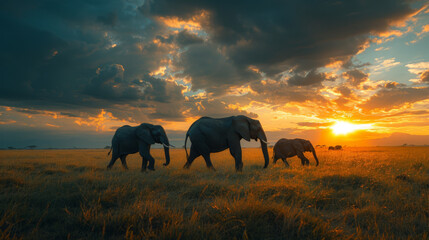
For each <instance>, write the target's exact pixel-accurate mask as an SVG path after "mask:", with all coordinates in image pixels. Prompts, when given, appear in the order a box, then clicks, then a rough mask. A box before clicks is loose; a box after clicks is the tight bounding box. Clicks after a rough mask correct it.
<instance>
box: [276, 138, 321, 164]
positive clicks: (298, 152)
mask: <svg viewBox="0 0 429 240" xmlns="http://www.w3.org/2000/svg"><path fill="white" fill-rule="evenodd" d="M306 151H309V152H312V153H313V156H314V159H315V160H316V166H318V165H319V159H317V156H316V151H315V150H314V147H313V145H312V144H311V142H310V141H308V140H305V139H300V138H295V139H286V138H282V139H280V140H278V141H277V142H276V144H275V145H274V148H273V163H274V164H275V163H276V162H277V160H278V159H279V158H281V159H282V160H283V162H284V163H285V165H286V166H289V163H288V162H287V161H286V158H290V157H293V156H298V157H299V158H300V159H301V163H302V165H303V166H304V165H309V164H310V161H309V160H308V159H307V158H306V157H305V156H304V154H303V152H306Z"/></svg>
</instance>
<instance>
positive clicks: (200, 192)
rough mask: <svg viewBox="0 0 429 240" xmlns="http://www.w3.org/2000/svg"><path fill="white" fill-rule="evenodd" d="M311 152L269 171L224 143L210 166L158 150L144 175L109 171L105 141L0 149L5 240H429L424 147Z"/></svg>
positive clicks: (256, 155)
mask: <svg viewBox="0 0 429 240" xmlns="http://www.w3.org/2000/svg"><path fill="white" fill-rule="evenodd" d="M316 150H317V151H318V156H319V159H320V162H321V163H320V165H319V167H315V166H314V165H315V163H314V159H313V158H312V156H311V155H310V154H309V155H308V158H309V159H310V162H311V166H309V167H302V166H301V164H300V162H301V161H300V160H299V159H297V158H292V159H290V160H289V163H290V164H291V167H290V168H287V167H285V166H284V165H283V163H280V162H278V163H277V164H276V165H273V164H272V163H270V166H269V167H268V169H265V170H264V169H262V166H263V157H262V152H261V151H260V149H244V151H243V162H244V168H243V172H242V173H236V172H235V170H234V160H233V158H232V157H231V156H230V155H229V152H228V151H225V152H221V153H217V154H212V162H213V164H214V166H215V167H216V169H217V171H216V172H212V171H209V170H207V169H206V167H205V163H204V160H203V159H202V158H198V159H196V160H195V162H194V164H193V165H192V166H191V169H189V170H184V169H182V166H183V165H184V163H185V161H186V160H185V154H184V150H183V149H177V150H172V151H171V164H170V166H168V167H164V166H162V164H161V163H163V162H164V156H163V152H162V150H158V149H153V150H152V154H153V156H154V157H155V159H156V165H155V166H156V171H154V172H146V173H142V172H140V166H141V160H140V157H139V156H138V155H131V156H129V157H128V166H129V168H130V170H128V171H125V170H123V169H122V167H121V165H120V161H119V162H117V163H116V165H115V166H114V168H113V169H112V170H111V171H107V170H106V166H107V164H108V161H109V159H108V157H107V156H106V154H107V150H8V151H0V239H20V238H24V239H118V238H121V239H142V238H143V239H428V238H429V236H428V223H429V194H428V193H429V148H427V147H373V148H346V149H345V150H343V151H327V150H325V149H316ZM271 153H272V151H270V154H271Z"/></svg>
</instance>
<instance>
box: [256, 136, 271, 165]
mask: <svg viewBox="0 0 429 240" xmlns="http://www.w3.org/2000/svg"><path fill="white" fill-rule="evenodd" d="M258 138H259V141H261V149H262V153H263V154H264V160H265V164H264V168H267V167H268V164H269V163H270V157H269V156H268V149H267V147H268V146H267V137H266V136H265V132H264V131H263V130H262V131H260V132H259V133H258Z"/></svg>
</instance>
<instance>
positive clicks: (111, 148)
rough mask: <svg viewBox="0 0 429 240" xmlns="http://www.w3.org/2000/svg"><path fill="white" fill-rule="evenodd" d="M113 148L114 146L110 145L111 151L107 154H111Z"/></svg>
mask: <svg viewBox="0 0 429 240" xmlns="http://www.w3.org/2000/svg"><path fill="white" fill-rule="evenodd" d="M112 149H113V146H111V147H110V151H109V153H107V156H109V155H110V153H111V152H112Z"/></svg>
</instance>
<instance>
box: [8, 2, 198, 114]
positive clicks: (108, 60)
mask: <svg viewBox="0 0 429 240" xmlns="http://www.w3.org/2000/svg"><path fill="white" fill-rule="evenodd" d="M27 3H28V4H24V3H23V5H22V6H21V5H20V6H17V5H16V4H14V3H13V2H5V3H2V10H1V12H0V13H1V16H0V18H1V21H0V25H1V27H2V30H3V33H4V35H5V36H7V37H4V38H1V39H0V50H1V52H2V54H1V56H0V66H1V72H2V82H1V87H0V105H6V106H16V107H24V108H30V109H39V110H50V111H57V112H68V113H69V114H70V115H92V116H94V115H97V114H98V112H99V111H100V109H106V110H108V111H109V112H113V113H115V114H116V113H117V114H119V115H120V116H121V117H130V115H134V117H137V116H138V117H141V116H140V115H141V112H145V113H146V115H150V112H160V111H165V108H169V107H171V108H174V110H176V109H180V108H182V107H183V102H184V100H185V99H184V96H183V95H182V93H181V91H182V90H183V88H182V87H181V86H179V85H177V84H175V83H170V82H167V81H166V80H165V79H158V78H150V77H149V76H148V75H147V74H148V73H150V72H153V71H154V70H156V69H158V68H159V64H160V63H162V62H163V61H166V60H168V54H169V53H170V51H172V50H174V49H175V46H174V45H167V44H166V45H158V44H156V43H154V42H153V39H154V38H155V37H156V36H160V35H163V34H164V33H166V32H167V31H166V28H165V27H163V26H162V25H160V24H158V23H157V22H154V21H152V20H150V19H148V18H147V17H145V16H143V15H142V14H140V12H139V11H138V10H137V7H138V6H137V5H133V4H134V3H132V2H130V3H125V2H122V1H105V2H103V3H101V2H100V3H93V4H89V3H87V2H86V1H75V2H73V4H65V3H64V4H63V3H56V4H54V5H52V4H48V2H46V1H39V2H38V4H37V5H34V4H32V2H27ZM21 14H25V15H26V16H27V17H26V18H25V19H23V18H21V17H20V16H21ZM179 35H180V33H179ZM181 35H183V36H182V37H181V38H183V40H181V41H182V42H183V44H190V43H191V42H192V41H197V40H196V39H192V38H190V37H189V36H188V33H186V32H183V33H181ZM140 80H141V81H142V82H140ZM172 101H174V102H175V105H174V106H173V104H170V105H163V106H161V105H162V103H166V102H172ZM129 104H131V105H134V106H141V109H138V111H136V110H137V109H134V110H133V111H131V110H128V113H126V112H125V111H126V110H125V109H127V108H129V107H128V106H129ZM158 107H162V108H163V109H162V110H161V109H157V108H158ZM82 112H84V114H82ZM171 112H174V111H171ZM180 114H181V113H179V112H176V116H174V118H180V117H183V116H180ZM171 117H173V116H171Z"/></svg>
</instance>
